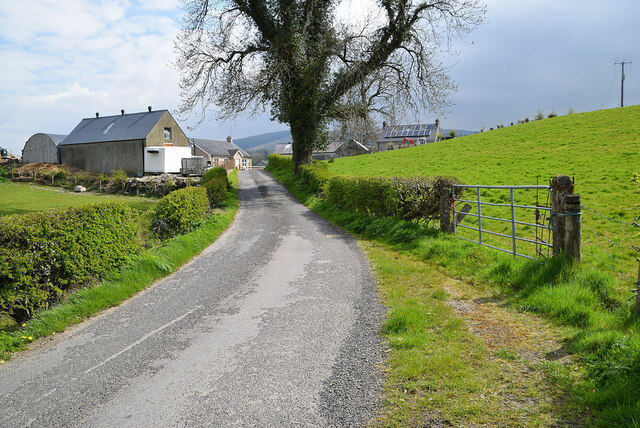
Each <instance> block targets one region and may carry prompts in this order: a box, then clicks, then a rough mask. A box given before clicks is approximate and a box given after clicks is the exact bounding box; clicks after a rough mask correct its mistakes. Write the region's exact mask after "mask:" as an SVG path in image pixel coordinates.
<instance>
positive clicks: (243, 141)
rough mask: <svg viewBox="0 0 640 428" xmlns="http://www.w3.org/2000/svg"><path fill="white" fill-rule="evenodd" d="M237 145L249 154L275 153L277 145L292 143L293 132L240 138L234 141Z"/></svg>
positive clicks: (278, 132)
mask: <svg viewBox="0 0 640 428" xmlns="http://www.w3.org/2000/svg"><path fill="white" fill-rule="evenodd" d="M233 142H234V143H235V144H237V145H238V146H240V147H241V148H243V149H245V150H247V151H249V152H252V153H254V152H260V151H266V152H267V153H273V148H274V147H275V145H276V144H277V143H289V142H291V132H289V131H288V130H287V131H277V132H269V133H266V134H259V135H252V136H251V137H245V138H238V139H237V140H233Z"/></svg>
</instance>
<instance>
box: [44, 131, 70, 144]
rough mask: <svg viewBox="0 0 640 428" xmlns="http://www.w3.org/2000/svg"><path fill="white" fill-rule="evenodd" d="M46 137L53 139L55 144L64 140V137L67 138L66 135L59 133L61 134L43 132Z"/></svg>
mask: <svg viewBox="0 0 640 428" xmlns="http://www.w3.org/2000/svg"><path fill="white" fill-rule="evenodd" d="M44 134H45V135H46V136H47V137H49V138H51V139H52V140H53V142H54V143H56V144H60V143H62V142H63V141H64V139H65V138H67V136H66V135H61V134H47V133H44Z"/></svg>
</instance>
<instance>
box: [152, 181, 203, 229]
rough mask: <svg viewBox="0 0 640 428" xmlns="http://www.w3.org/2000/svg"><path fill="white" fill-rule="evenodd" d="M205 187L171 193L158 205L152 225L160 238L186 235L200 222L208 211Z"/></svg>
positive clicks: (188, 188)
mask: <svg viewBox="0 0 640 428" xmlns="http://www.w3.org/2000/svg"><path fill="white" fill-rule="evenodd" d="M208 205H209V203H208V200H207V191H206V190H205V188H204V187H187V188H184V189H180V190H175V191H173V192H171V193H169V194H168V195H167V196H165V197H164V198H162V199H160V201H159V202H158V203H157V204H156V207H155V209H154V211H153V214H152V220H151V225H152V227H153V230H154V231H155V232H156V234H157V235H158V237H159V238H161V239H166V238H170V237H172V236H175V235H179V234H182V233H186V232H188V231H190V230H191V229H193V228H194V227H195V226H196V225H197V224H198V222H200V221H201V220H202V219H203V218H204V215H205V214H206V213H207V209H208Z"/></svg>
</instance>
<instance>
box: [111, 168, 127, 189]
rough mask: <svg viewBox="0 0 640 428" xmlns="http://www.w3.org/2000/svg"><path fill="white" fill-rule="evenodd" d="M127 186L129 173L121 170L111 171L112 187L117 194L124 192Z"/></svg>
mask: <svg viewBox="0 0 640 428" xmlns="http://www.w3.org/2000/svg"><path fill="white" fill-rule="evenodd" d="M126 184H127V173H126V172H124V171H123V170H121V169H118V170H115V171H111V185H112V186H113V190H114V191H116V192H122V191H124V186H125V185H126Z"/></svg>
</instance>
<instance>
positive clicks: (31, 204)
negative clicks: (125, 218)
mask: <svg viewBox="0 0 640 428" xmlns="http://www.w3.org/2000/svg"><path fill="white" fill-rule="evenodd" d="M110 201H120V202H124V203H126V204H127V205H129V206H131V207H132V208H135V209H138V210H141V211H146V210H148V209H149V208H151V207H153V206H154V205H155V203H156V202H157V200H156V199H149V198H141V197H137V196H116V195H100V194H95V193H74V192H68V191H64V190H61V189H59V188H53V187H38V186H33V185H30V184H21V183H9V182H6V183H0V216H5V215H10V214H27V213H31V212H36V211H44V210H48V209H52V208H66V207H75V206H80V205H87V204H93V203H96V202H110Z"/></svg>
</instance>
